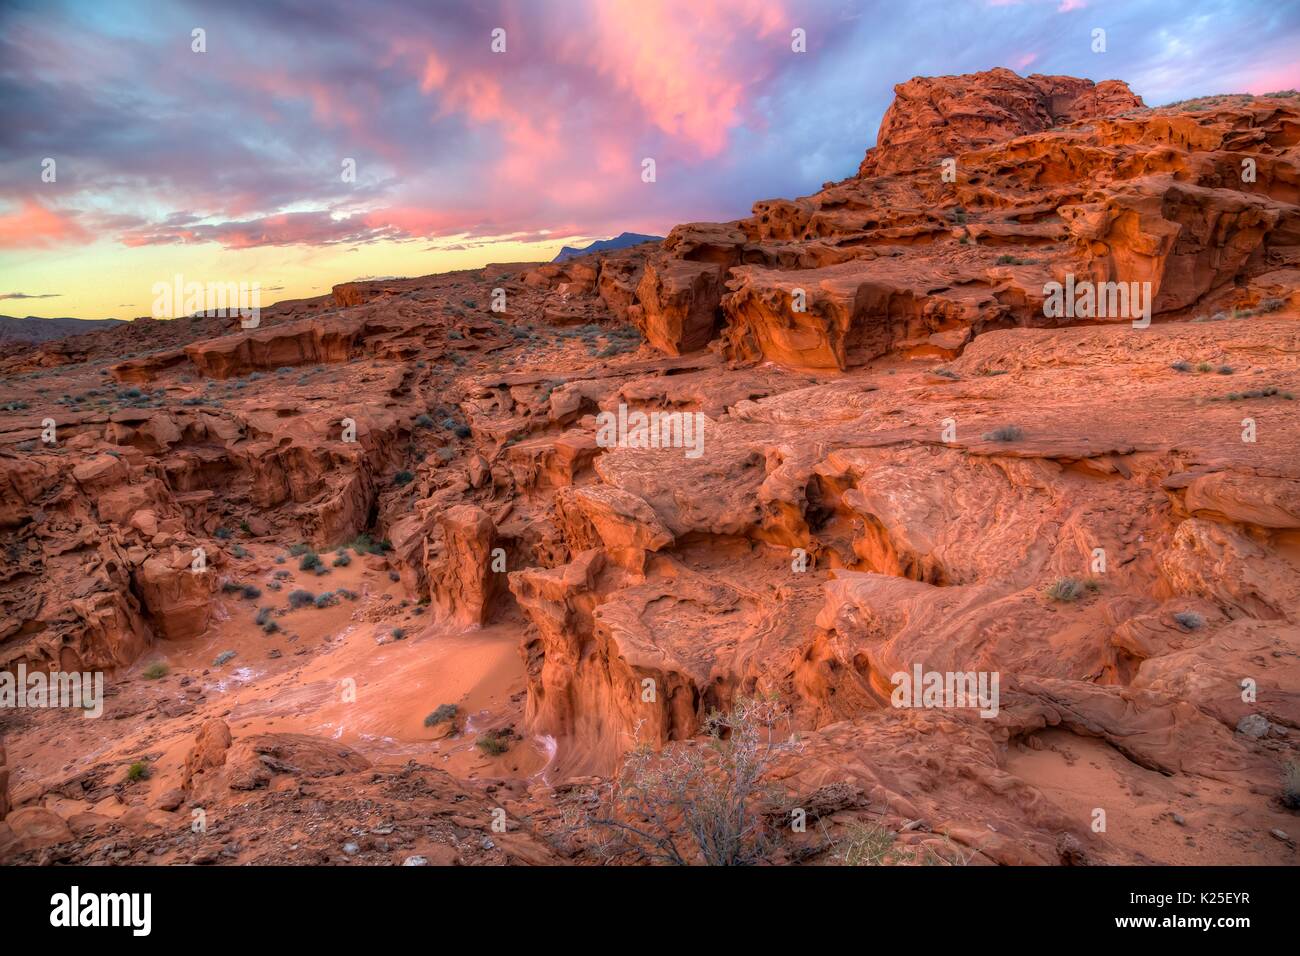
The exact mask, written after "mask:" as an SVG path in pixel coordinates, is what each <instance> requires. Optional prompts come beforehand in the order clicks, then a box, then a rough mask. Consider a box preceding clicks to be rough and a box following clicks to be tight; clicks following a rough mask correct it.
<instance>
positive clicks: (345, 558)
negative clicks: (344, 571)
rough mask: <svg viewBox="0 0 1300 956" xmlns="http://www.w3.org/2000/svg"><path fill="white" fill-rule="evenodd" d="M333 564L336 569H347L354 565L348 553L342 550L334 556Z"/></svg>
mask: <svg viewBox="0 0 1300 956" xmlns="http://www.w3.org/2000/svg"><path fill="white" fill-rule="evenodd" d="M332 563H333V565H334V567H336V568H346V567H347V566H348V565H349V564H351V563H352V558H351V557H350V556H349V555H348V553H347V552H346V551H344V550H342V549H340V550H339V551H338V553H337V554H335V555H334V561H333V562H332Z"/></svg>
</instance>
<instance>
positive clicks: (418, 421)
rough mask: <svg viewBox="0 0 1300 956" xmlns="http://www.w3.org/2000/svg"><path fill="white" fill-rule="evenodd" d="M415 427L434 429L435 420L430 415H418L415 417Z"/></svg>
mask: <svg viewBox="0 0 1300 956" xmlns="http://www.w3.org/2000/svg"><path fill="white" fill-rule="evenodd" d="M415 427H416V428H432V427H433V419H432V418H430V417H429V416H428V415H416V416H415Z"/></svg>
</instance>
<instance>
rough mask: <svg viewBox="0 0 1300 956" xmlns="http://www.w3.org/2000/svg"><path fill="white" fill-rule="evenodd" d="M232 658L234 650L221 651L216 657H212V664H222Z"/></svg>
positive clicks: (215, 665)
mask: <svg viewBox="0 0 1300 956" xmlns="http://www.w3.org/2000/svg"><path fill="white" fill-rule="evenodd" d="M234 658H235V652H234V651H222V652H221V653H220V654H218V655H217V656H216V657H214V658H213V659H212V666H213V667H220V666H221V665H222V664H226V663H228V662H230V661H232V660H234Z"/></svg>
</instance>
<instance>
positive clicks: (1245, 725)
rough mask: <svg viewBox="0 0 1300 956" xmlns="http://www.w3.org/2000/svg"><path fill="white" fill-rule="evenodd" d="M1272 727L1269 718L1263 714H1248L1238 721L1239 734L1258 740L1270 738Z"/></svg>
mask: <svg viewBox="0 0 1300 956" xmlns="http://www.w3.org/2000/svg"><path fill="white" fill-rule="evenodd" d="M1270 726H1271V725H1270V724H1269V721H1268V718H1267V717H1265V716H1264V715H1263V714H1247V715H1246V716H1245V717H1243V718H1241V720H1239V721H1237V733H1239V734H1241V735H1242V736H1245V737H1250V738H1252V739H1255V740H1258V739H1259V738H1260V737H1267V736H1268V731H1269V728H1270Z"/></svg>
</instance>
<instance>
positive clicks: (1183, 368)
mask: <svg viewBox="0 0 1300 956" xmlns="http://www.w3.org/2000/svg"><path fill="white" fill-rule="evenodd" d="M1169 367H1170V368H1171V369H1173V370H1174V371H1175V372H1190V371H1191V370H1192V363H1191V362H1185V361H1183V360H1182V359H1179V360H1178V361H1177V362H1175V363H1174V364H1173V365H1171V366H1169Z"/></svg>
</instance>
